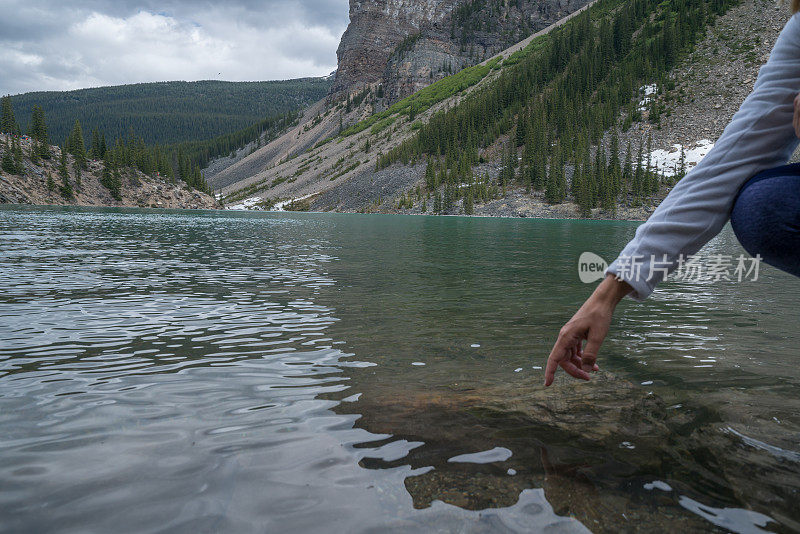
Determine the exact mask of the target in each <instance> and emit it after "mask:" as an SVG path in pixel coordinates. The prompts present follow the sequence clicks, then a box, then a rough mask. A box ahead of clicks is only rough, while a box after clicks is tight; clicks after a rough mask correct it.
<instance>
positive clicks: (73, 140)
mask: <svg viewBox="0 0 800 534" xmlns="http://www.w3.org/2000/svg"><path fill="white" fill-rule="evenodd" d="M66 149H67V152H69V153H70V154H72V155H73V156H75V159H76V160H77V161H78V164H79V165H80V166H81V167H83V166H85V164H86V144H85V143H84V141H83V132H82V131H81V123H80V121H78V120H77V119H75V125H74V126H73V127H72V131H71V132H70V134H69V138H67V146H66Z"/></svg>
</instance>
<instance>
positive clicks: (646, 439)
mask: <svg viewBox="0 0 800 534" xmlns="http://www.w3.org/2000/svg"><path fill="white" fill-rule="evenodd" d="M364 385H365V384H363V383H362V384H360V386H364ZM361 391H362V392H363V394H362V395H361V397H360V398H359V400H358V401H357V402H354V403H346V404H343V405H340V406H339V408H337V411H347V412H348V413H353V412H357V413H359V414H361V416H362V417H361V418H360V419H359V421H358V423H357V426H359V427H362V428H364V429H366V430H368V431H370V432H373V433H377V434H389V435H392V436H394V437H393V438H390V439H389V440H384V441H383V442H381V443H367V444H363V445H361V447H363V448H370V447H375V446H385V445H386V444H387V443H390V442H392V441H394V440H396V439H404V440H407V441H408V442H409V443H415V444H416V445H414V446H413V447H408V450H407V451H406V454H405V455H403V456H402V457H399V458H398V457H397V456H398V455H395V456H394V457H393V459H392V460H389V461H387V460H385V459H383V458H380V457H371V456H370V453H369V452H365V454H364V458H363V459H362V460H361V465H362V466H363V467H365V468H369V469H383V468H392V467H397V466H400V465H410V466H411V467H413V468H415V469H427V470H426V471H424V472H423V473H422V474H418V475H415V476H411V477H408V478H407V479H406V481H405V485H406V488H407V490H408V492H409V493H410V494H411V496H412V497H413V500H414V505H415V506H416V507H418V508H426V507H428V506H430V505H431V503H433V502H435V501H437V500H438V501H443V502H446V503H449V504H453V505H456V506H459V507H463V508H468V509H474V510H480V509H485V508H494V507H507V506H512V505H513V504H514V503H515V502H517V499H518V497H519V495H520V493H521V492H522V491H523V490H525V489H527V488H537V487H541V488H543V489H544V491H545V494H546V496H547V499H548V501H549V502H550V503H551V505H552V506H553V508H554V510H555V511H556V512H557V513H558V514H559V515H569V516H573V517H575V518H577V519H578V520H580V521H581V522H582V523H583V524H584V525H586V526H587V527H588V528H590V529H591V530H593V531H599V532H602V531H609V532H610V531H619V529H620V528H621V525H625V526H626V528H625V530H626V531H632V532H637V531H652V530H654V529H655V530H658V531H665V530H669V531H672V530H677V529H684V530H685V529H688V531H700V530H703V531H709V529H713V526H712V523H715V524H717V525H725V524H726V523H725V521H727V519H725V518H724V517H723V518H722V519H715V516H713V515H704V513H703V510H704V509H705V508H703V506H707V507H710V508H709V509H719V510H725V509H736V508H746V507H748V506H756V505H757V510H756V512H749V511H748V510H744V511H737V512H742V513H745V518H751V515H747V514H752V518H753V521H755V522H758V521H761V522H762V523H764V524H765V525H766V523H765V521H768V520H770V518H771V519H773V520H776V521H779V522H780V523H781V524H782V525H783V526H789V527H790V528H798V527H800V525H798V524H797V523H796V520H795V519H793V518H792V513H791V510H793V509H794V508H793V507H794V498H793V490H792V489H791V488H793V487H794V488H796V487H798V483H800V463H797V462H796V461H789V463H785V462H786V460H787V459H786V458H780V457H777V456H775V455H774V454H771V453H770V451H766V450H758V449H757V448H753V447H747V446H746V444H745V443H743V441H742V439H741V437H739V436H737V435H736V434H735V433H733V432H730V431H725V430H724V429H722V428H721V426H720V423H719V421H720V419H719V417H718V414H714V413H713V412H710V411H709V410H707V409H701V408H684V409H680V410H678V409H675V408H674V407H673V406H669V405H668V403H667V402H665V401H664V400H662V399H661V398H659V397H658V395H655V394H653V393H652V392H651V391H650V390H649V389H647V388H644V387H640V386H638V385H635V384H632V383H631V382H628V381H626V380H623V379H620V378H617V377H615V376H613V375H611V374H608V373H599V374H598V376H596V377H595V379H594V380H592V381H591V382H589V383H583V382H578V381H574V380H572V379H569V378H567V377H561V378H560V379H559V380H558V381H557V383H556V384H555V385H554V386H553V387H551V388H547V389H545V388H544V387H542V386H541V385H540V384H539V383H538V382H537V383H532V382H531V383H527V384H526V387H520V384H519V382H516V383H514V384H497V385H486V386H484V385H475V386H463V385H455V384H454V385H452V387H449V388H439V389H425V388H422V387H419V388H414V387H409V386H408V384H398V383H393V384H387V383H381V384H380V387H379V388H376V389H375V390H371V389H370V390H366V389H364V388H363V387H362V388H361ZM420 443H422V445H419V444H420ZM497 448H504V449H507V450H508V451H509V452H510V456H509V455H508V454H504V455H499V454H494V453H493V450H494V449H497ZM494 452H496V451H494ZM476 453H483V454H476ZM460 455H470V457H473V458H477V459H478V460H477V462H480V459H481V458H486V459H487V461H486V463H475V462H461V461H449V460H451V459H453V458H454V457H459V456H460ZM378 456H379V455H378ZM495 457H496V458H495ZM503 458H507V459H503ZM510 473H513V474H510ZM740 492H741V494H740ZM744 493H746V495H745V494H744ZM709 495H711V496H713V497H714V498H715V500H714V501H713V502H708V499H709V497H708V496H709ZM692 503H697V506H694V505H693V504H692ZM754 503H755V504H754ZM715 507H716V508H715ZM762 514H767V515H762ZM768 516H769V517H768ZM759 518H760V519H759ZM709 521H711V522H709Z"/></svg>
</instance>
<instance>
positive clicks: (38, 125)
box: [30, 106, 50, 159]
mask: <svg viewBox="0 0 800 534" xmlns="http://www.w3.org/2000/svg"><path fill="white" fill-rule="evenodd" d="M30 136H31V147H32V148H31V153H33V152H34V150H35V152H36V155H37V156H40V157H41V158H42V159H50V140H49V139H48V137H47V122H46V121H45V118H44V110H43V109H42V107H41V106H33V110H32V111H31V125H30ZM33 147H35V148H33Z"/></svg>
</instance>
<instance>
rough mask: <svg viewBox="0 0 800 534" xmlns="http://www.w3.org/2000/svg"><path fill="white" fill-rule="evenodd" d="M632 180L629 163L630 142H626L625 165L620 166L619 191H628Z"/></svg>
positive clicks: (631, 168) (631, 169)
mask: <svg viewBox="0 0 800 534" xmlns="http://www.w3.org/2000/svg"><path fill="white" fill-rule="evenodd" d="M632 180H633V163H632V162H631V142H630V141H628V148H627V149H626V150H625V163H624V164H623V166H622V184H620V191H628V190H629V188H630V187H631V181H632Z"/></svg>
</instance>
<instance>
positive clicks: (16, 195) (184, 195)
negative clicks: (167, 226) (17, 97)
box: [0, 135, 220, 209]
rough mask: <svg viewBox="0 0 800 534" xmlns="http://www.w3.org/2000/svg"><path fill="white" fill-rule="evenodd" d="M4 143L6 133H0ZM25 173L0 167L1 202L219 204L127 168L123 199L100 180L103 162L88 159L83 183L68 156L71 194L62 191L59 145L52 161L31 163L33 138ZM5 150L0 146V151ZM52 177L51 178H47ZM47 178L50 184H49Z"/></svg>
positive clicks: (123, 173)
mask: <svg viewBox="0 0 800 534" xmlns="http://www.w3.org/2000/svg"><path fill="white" fill-rule="evenodd" d="M0 139H2V141H3V144H4V146H5V143H6V142H7V136H6V135H2V136H0ZM21 144H22V150H23V154H25V155H26V156H25V157H23V159H22V165H23V167H24V172H22V173H15V174H11V173H8V172H6V171H2V170H0V204H35V205H63V206H112V207H139V208H173V209H174V208H181V209H217V208H219V207H220V205H219V203H218V202H217V201H216V200H215V199H214V198H213V197H211V196H210V195H207V194H206V193H203V192H200V191H197V190H193V189H190V188H189V187H188V186H187V185H186V184H185V183H183V182H171V181H167V180H163V179H160V178H158V177H152V176H147V175H145V174H143V173H141V172H139V171H137V170H134V169H130V168H126V169H122V170H121V172H120V178H121V182H122V185H121V187H120V196H121V199H120V200H116V199H114V197H113V196H112V195H111V192H110V191H109V190H108V188H106V187H105V186H104V185H102V184H101V183H100V178H101V176H102V173H103V164H102V162H99V161H89V162H87V169H85V170H83V171H82V172H81V179H80V185H78V183H77V180H76V178H77V177H76V175H75V172H74V170H73V163H74V159H73V158H72V156H68V158H67V159H68V162H67V166H68V169H69V175H70V176H69V182H70V186H71V188H72V194H71V195H69V196H65V195H64V194H62V186H63V184H64V180H63V178H62V177H61V176H60V174H59V170H58V161H59V158H60V155H61V152H60V149H59V148H58V147H55V146H52V147H50V153H51V154H52V157H51V159H49V160H40V162H39V163H38V164H34V163H32V162H31V160H30V158H29V157H27V154H29V153H30V141H29V140H28V139H23V140H22V141H21ZM1 153H2V149H0V154H1ZM48 178H51V180H48ZM48 181H49V182H50V184H49V185H48Z"/></svg>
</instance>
